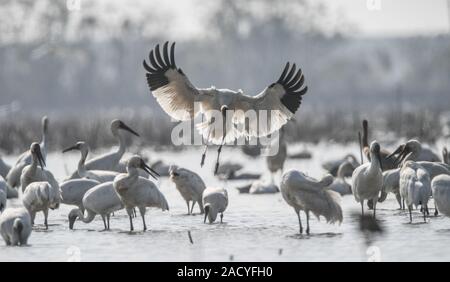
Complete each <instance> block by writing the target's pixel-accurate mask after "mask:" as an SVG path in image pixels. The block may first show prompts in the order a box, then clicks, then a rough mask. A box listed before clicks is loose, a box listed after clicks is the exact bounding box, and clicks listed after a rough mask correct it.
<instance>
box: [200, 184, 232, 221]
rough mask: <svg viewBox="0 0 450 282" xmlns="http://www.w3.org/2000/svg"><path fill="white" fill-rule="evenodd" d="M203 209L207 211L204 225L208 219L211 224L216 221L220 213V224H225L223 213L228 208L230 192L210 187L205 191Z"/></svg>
mask: <svg viewBox="0 0 450 282" xmlns="http://www.w3.org/2000/svg"><path fill="white" fill-rule="evenodd" d="M202 200H203V207H204V209H205V218H204V220H203V223H206V219H208V221H209V223H213V222H214V221H216V218H217V215H218V214H219V213H220V223H223V213H224V212H225V210H226V209H227V206H228V192H227V190H225V189H223V188H217V187H208V188H206V189H205V190H204V191H203V196H202Z"/></svg>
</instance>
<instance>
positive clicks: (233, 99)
mask: <svg viewBox="0 0 450 282" xmlns="http://www.w3.org/2000/svg"><path fill="white" fill-rule="evenodd" d="M168 45H169V42H166V43H165V44H164V46H163V50H162V55H161V51H160V48H159V45H156V47H155V49H154V50H151V51H150V54H149V60H150V63H149V64H148V63H147V62H146V61H145V60H144V62H143V65H144V68H145V70H146V71H147V73H146V77H147V83H148V86H149V87H150V90H151V92H152V94H153V96H155V98H156V100H157V101H158V103H159V104H160V106H161V107H162V108H163V110H164V111H165V112H166V113H167V114H168V115H170V116H171V117H172V118H174V119H175V120H193V119H194V118H195V116H196V115H197V114H200V113H201V114H203V116H204V118H205V119H204V121H202V123H199V124H198V125H197V129H198V130H199V131H200V133H201V135H202V136H203V137H204V138H205V140H206V144H208V142H211V143H213V144H216V145H219V149H218V154H217V160H216V166H215V171H217V169H218V167H219V156H220V152H221V150H222V146H223V144H224V143H230V142H233V141H234V140H236V139H237V138H239V137H241V136H244V137H246V138H250V137H260V136H266V135H269V134H271V133H273V132H275V131H276V130H279V129H280V128H281V127H282V126H283V125H284V124H286V123H287V121H288V120H290V119H291V118H292V117H293V116H294V114H295V113H296V111H297V110H298V108H299V106H300V104H301V101H302V96H303V95H304V94H305V93H306V92H307V89H308V88H307V87H303V85H304V79H305V77H304V75H303V73H302V71H301V69H298V70H297V67H296V65H295V64H293V65H292V67H290V64H289V63H287V64H286V66H285V68H284V70H283V72H282V74H281V76H280V78H279V79H278V80H277V81H276V82H274V83H272V84H270V85H269V86H268V87H267V88H265V89H264V90H263V91H262V92H261V93H260V94H258V95H256V96H247V95H244V94H243V92H242V91H232V90H229V89H216V88H215V87H211V88H196V87H195V86H193V85H192V83H191V82H190V81H189V79H188V78H187V76H186V75H185V74H184V72H183V71H182V70H181V69H180V68H177V66H176V64H175V43H173V44H172V45H171V46H170V51H169V47H168ZM169 52H170V53H169ZM248 112H252V113H253V114H254V116H252V118H250V119H248V118H247V114H246V113H248ZM264 114H265V115H266V116H265V117H268V114H270V122H267V121H265V122H264V123H265V124H264V125H266V126H258V124H259V123H260V122H261V119H260V115H264ZM268 118H269V117H268ZM246 120H249V126H246ZM258 121H259V122H258ZM205 153H206V148H205V152H204V153H203V155H202V161H201V165H203V163H204V159H205Z"/></svg>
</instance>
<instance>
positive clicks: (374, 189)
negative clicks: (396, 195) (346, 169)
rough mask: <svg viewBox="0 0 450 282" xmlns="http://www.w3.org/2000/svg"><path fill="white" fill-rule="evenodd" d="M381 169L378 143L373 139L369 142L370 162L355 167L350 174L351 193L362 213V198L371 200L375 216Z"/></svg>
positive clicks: (381, 180)
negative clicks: (359, 204)
mask: <svg viewBox="0 0 450 282" xmlns="http://www.w3.org/2000/svg"><path fill="white" fill-rule="evenodd" d="M382 170H383V167H382V166H381V156H380V144H378V143H377V142H376V141H373V142H372V143H371V144H370V162H367V163H364V164H362V165H360V166H359V167H357V168H356V169H355V170H354V171H353V175H352V193H353V196H354V197H355V200H356V202H358V203H361V213H362V215H364V200H372V203H373V217H374V218H375V215H376V206H377V201H378V196H379V193H380V191H381V187H382V185H383V174H382Z"/></svg>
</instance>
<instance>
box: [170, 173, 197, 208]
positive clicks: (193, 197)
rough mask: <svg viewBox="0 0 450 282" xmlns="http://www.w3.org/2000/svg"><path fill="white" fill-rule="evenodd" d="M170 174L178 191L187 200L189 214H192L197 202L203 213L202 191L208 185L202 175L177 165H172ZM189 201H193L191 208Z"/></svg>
mask: <svg viewBox="0 0 450 282" xmlns="http://www.w3.org/2000/svg"><path fill="white" fill-rule="evenodd" d="M169 174H170V180H172V182H173V183H175V187H176V188H177V190H178V192H180V194H181V196H182V197H183V199H184V200H185V201H186V204H187V209H188V214H192V211H193V210H194V205H195V203H198V206H199V208H200V213H201V214H203V212H204V210H203V202H202V193H203V190H205V188H206V186H205V183H204V182H203V180H202V178H201V177H200V175H198V174H197V173H195V172H193V171H191V170H188V169H185V168H180V167H178V166H176V165H173V166H171V167H170V169H169ZM189 202H192V207H191V208H190V209H189Z"/></svg>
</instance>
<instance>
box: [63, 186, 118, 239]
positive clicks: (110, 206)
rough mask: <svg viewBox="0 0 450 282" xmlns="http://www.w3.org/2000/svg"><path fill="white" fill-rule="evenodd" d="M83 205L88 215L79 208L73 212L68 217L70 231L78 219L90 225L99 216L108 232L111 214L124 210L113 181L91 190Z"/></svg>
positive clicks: (85, 195) (87, 193) (86, 194)
mask: <svg viewBox="0 0 450 282" xmlns="http://www.w3.org/2000/svg"><path fill="white" fill-rule="evenodd" d="M82 203H83V207H84V209H85V213H86V215H84V213H83V212H81V210H80V209H79V208H75V209H73V210H71V211H70V213H69V216H68V217H69V229H73V227H74V225H75V221H76V220H77V219H79V220H81V221H82V222H84V223H90V222H92V221H93V220H94V218H95V216H96V215H97V214H99V215H100V216H101V217H102V220H103V225H104V227H105V230H108V229H109V219H110V216H111V214H112V213H113V212H115V211H118V210H121V209H123V208H124V205H123V203H122V200H121V199H120V198H119V195H117V193H116V190H115V189H114V185H113V182H112V181H110V182H105V183H101V184H99V185H97V186H95V187H93V188H91V189H89V190H88V191H87V192H86V193H85V194H84V196H83V201H82Z"/></svg>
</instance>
